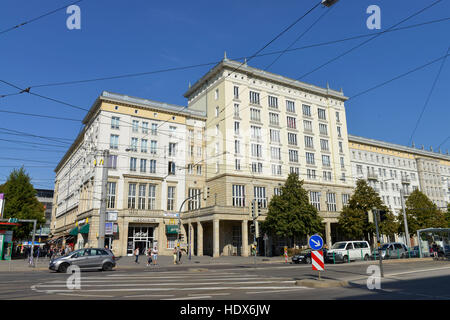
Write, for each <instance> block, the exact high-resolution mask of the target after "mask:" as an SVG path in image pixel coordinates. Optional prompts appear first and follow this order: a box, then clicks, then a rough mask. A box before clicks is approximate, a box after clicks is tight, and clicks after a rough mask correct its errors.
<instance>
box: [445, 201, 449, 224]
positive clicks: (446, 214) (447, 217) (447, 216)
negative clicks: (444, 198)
mask: <svg viewBox="0 0 450 320" xmlns="http://www.w3.org/2000/svg"><path fill="white" fill-rule="evenodd" d="M445 221H446V223H447V228H450V203H449V204H448V205H447V212H446V213H445Z"/></svg>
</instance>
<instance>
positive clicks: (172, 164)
mask: <svg viewBox="0 0 450 320" xmlns="http://www.w3.org/2000/svg"><path fill="white" fill-rule="evenodd" d="M175 168H176V167H175V162H173V161H169V168H168V171H169V174H175V170H176V169H175Z"/></svg>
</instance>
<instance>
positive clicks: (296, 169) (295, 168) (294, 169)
mask: <svg viewBox="0 0 450 320" xmlns="http://www.w3.org/2000/svg"><path fill="white" fill-rule="evenodd" d="M289 172H290V173H295V174H297V175H300V168H298V167H289Z"/></svg>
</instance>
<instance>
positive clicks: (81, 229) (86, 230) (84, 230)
mask: <svg viewBox="0 0 450 320" xmlns="http://www.w3.org/2000/svg"><path fill="white" fill-rule="evenodd" d="M80 233H89V223H88V224H85V225H84V226H82V227H81V228H80Z"/></svg>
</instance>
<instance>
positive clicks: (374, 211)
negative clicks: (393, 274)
mask: <svg viewBox="0 0 450 320" xmlns="http://www.w3.org/2000/svg"><path fill="white" fill-rule="evenodd" d="M372 212H373V220H375V228H376V230H377V249H378V257H379V259H380V274H381V277H382V278H384V273H383V259H382V257H381V251H380V247H379V244H380V233H379V231H378V210H377V209H375V208H374V209H373V210H372Z"/></svg>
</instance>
